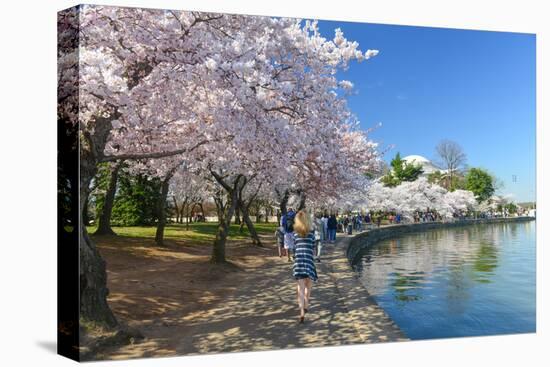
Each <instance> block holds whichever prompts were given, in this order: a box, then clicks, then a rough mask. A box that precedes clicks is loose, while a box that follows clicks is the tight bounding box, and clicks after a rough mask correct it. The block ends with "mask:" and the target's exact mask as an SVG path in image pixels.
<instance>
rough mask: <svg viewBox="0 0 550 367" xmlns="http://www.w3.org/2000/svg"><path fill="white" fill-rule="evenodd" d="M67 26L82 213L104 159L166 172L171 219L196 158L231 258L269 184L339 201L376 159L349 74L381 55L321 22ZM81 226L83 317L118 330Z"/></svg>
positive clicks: (63, 95)
mask: <svg viewBox="0 0 550 367" xmlns="http://www.w3.org/2000/svg"><path fill="white" fill-rule="evenodd" d="M58 29H59V51H58V60H59V68H58V70H59V74H58V82H59V88H58V95H59V108H58V116H59V120H60V122H61V123H63V124H65V125H66V126H67V131H75V130H76V131H77V134H78V140H79V143H80V144H79V154H80V182H79V185H78V184H77V185H76V187H79V191H80V192H79V194H80V208H79V211H80V212H82V211H83V205H84V203H85V202H86V201H87V198H88V196H89V192H90V182H91V181H92V180H93V177H94V176H95V174H96V172H97V167H98V164H100V163H102V162H115V161H121V160H125V161H128V162H129V161H135V160H137V161H138V163H137V164H136V166H135V167H136V169H139V164H144V165H145V166H146V169H148V170H151V169H152V170H153V171H152V174H153V175H156V176H157V177H161V178H162V179H163V186H162V195H163V197H164V200H162V203H159V208H158V209H159V211H164V205H166V196H167V194H168V192H169V190H170V180H171V179H172V178H173V176H174V175H175V174H176V172H177V171H178V169H180V167H181V165H182V164H190V162H193V165H194V169H196V170H197V172H200V175H201V176H202V177H203V178H204V179H206V181H205V182H206V183H205V185H207V186H208V190H209V191H210V192H212V193H213V195H214V199H215V202H216V204H217V208H218V217H219V219H220V220H219V226H218V231H217V233H216V239H215V241H214V246H213V255H212V260H213V261H215V262H223V261H225V241H226V238H227V233H228V228H229V223H230V220H231V217H232V216H233V213H234V211H235V208H236V207H237V206H239V208H240V209H241V211H242V210H243V208H244V209H245V211H246V209H247V208H246V200H247V199H245V196H246V195H250V193H253V192H254V186H252V185H251V182H255V178H256V176H258V177H261V178H262V180H264V181H266V182H268V183H270V184H272V185H273V186H272V187H275V186H277V185H279V184H282V185H283V186H284V185H289V183H290V186H288V187H290V188H292V189H294V188H295V189H296V190H297V192H299V193H300V194H304V193H305V195H309V196H314V195H316V194H320V193H323V194H324V195H326V196H328V195H330V193H337V192H338V190H345V189H346V188H348V187H349V188H351V187H353V186H354V185H355V183H356V182H357V180H358V177H359V175H360V174H361V173H362V172H363V171H364V170H367V169H369V168H370V167H371V166H372V162H373V161H374V160H375V158H376V146H375V144H373V143H371V142H370V141H369V140H368V139H367V137H366V134H365V133H363V132H360V131H359V130H358V129H357V122H356V121H354V118H353V116H352V114H351V113H350V112H349V110H348V108H347V105H346V101H345V98H344V97H343V96H342V95H341V92H340V91H345V90H349V89H350V88H351V87H352V83H351V82H349V81H341V80H338V79H337V78H336V76H335V75H336V72H337V71H338V70H341V69H345V68H347V67H348V65H349V63H350V62H351V61H352V60H357V61H361V60H364V59H368V58H370V57H372V56H375V55H376V54H377V51H376V50H368V51H366V52H361V51H360V50H359V49H358V44H357V43H356V42H350V41H348V40H347V39H345V38H344V36H343V34H342V32H341V31H340V30H338V29H337V30H336V31H335V37H334V39H333V40H326V39H325V38H323V37H322V36H321V35H320V33H319V31H318V28H317V23H316V22H309V21H306V22H302V21H301V20H296V19H284V18H283V19H280V18H268V17H253V16H240V15H222V14H211V13H197V12H182V11H164V10H154V9H133V8H115V7H105V6H88V5H86V6H80V7H77V8H73V9H71V10H68V11H65V12H62V13H60V16H59V20H58ZM205 45H208V47H205ZM182 162H184V163H182ZM185 162H187V163H185ZM342 167H345V168H346V169H344V168H342ZM155 170H156V172H155ZM339 175H341V177H339ZM249 185H251V186H249ZM255 185H256V184H255ZM255 187H256V188H260V187H261V185H260V184H257V186H255ZM285 190H286V188H285ZM243 193H246V195H245V196H243ZM245 214H246V215H248V214H247V213H245V212H243V217H245ZM245 221H246V220H245ZM159 224H162V223H159ZM247 224H248V223H247ZM78 227H79V235H80V241H79V242H80V261H81V266H80V269H81V274H80V280H81V282H80V310H81V317H83V318H85V319H89V320H93V321H96V322H101V323H103V324H105V325H108V326H116V325H117V321H116V319H115V317H114V315H113V314H112V312H111V310H110V309H109V307H108V305H107V302H106V296H107V294H108V289H107V287H106V272H105V264H104V261H103V260H102V258H101V256H100V255H99V252H98V251H97V248H96V247H95V244H94V243H93V241H92V240H91V239H90V238H89V236H88V234H87V232H86V228H85V226H84V225H83V224H82V223H80V225H79V226H78ZM160 227H161V226H159V231H160V232H159V231H157V235H158V234H159V233H161V234H162V233H163V228H162V230H160ZM252 227H253V226H252ZM249 229H250V227H249ZM160 241H162V238H160Z"/></svg>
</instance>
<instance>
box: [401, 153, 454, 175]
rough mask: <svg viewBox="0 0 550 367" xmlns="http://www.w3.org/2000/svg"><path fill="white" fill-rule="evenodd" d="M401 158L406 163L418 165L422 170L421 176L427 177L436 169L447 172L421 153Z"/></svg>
mask: <svg viewBox="0 0 550 367" xmlns="http://www.w3.org/2000/svg"><path fill="white" fill-rule="evenodd" d="M403 160H404V161H405V162H407V164H415V165H420V167H422V170H423V172H422V175H421V177H427V176H428V175H429V174H430V173H434V172H436V171H440V172H441V173H447V170H444V169H441V168H439V167H438V166H436V165H435V164H433V163H432V161H430V160H429V159H427V158H425V157H422V156H421V155H408V156H406V157H404V158H403Z"/></svg>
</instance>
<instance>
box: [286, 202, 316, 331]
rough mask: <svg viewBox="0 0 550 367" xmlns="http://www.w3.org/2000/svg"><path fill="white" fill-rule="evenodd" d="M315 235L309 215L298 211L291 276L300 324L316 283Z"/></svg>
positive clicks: (295, 220) (295, 221)
mask: <svg viewBox="0 0 550 367" xmlns="http://www.w3.org/2000/svg"><path fill="white" fill-rule="evenodd" d="M314 243H315V235H314V233H313V225H312V222H311V217H310V215H309V214H308V213H307V212H305V211H304V210H300V211H299V212H298V214H296V217H295V219H294V245H295V247H294V251H295V255H296V257H295V259H294V265H293V267H292V275H293V276H294V279H296V292H297V296H298V307H300V323H303V322H304V318H305V314H306V312H307V308H308V306H309V299H310V297H311V288H312V286H313V281H317V269H316V268H315V263H314V261H313V251H314V247H315V245H314Z"/></svg>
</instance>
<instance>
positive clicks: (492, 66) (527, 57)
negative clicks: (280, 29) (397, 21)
mask: <svg viewBox="0 0 550 367" xmlns="http://www.w3.org/2000/svg"><path fill="white" fill-rule="evenodd" d="M338 27H339V28H341V29H342V30H343V31H344V35H345V36H346V38H348V39H349V40H354V41H357V42H359V45H360V48H361V49H362V50H363V51H366V50H367V49H378V50H380V53H379V54H378V56H376V57H374V58H372V59H370V60H368V61H367V62H363V63H353V64H352V65H350V68H349V70H348V71H345V72H342V73H341V74H340V78H344V79H348V80H350V81H352V82H353V83H354V84H355V89H356V90H355V92H354V93H355V94H354V95H352V96H350V97H349V105H350V108H351V110H352V111H353V112H354V113H355V114H356V115H357V116H358V117H359V119H360V120H361V126H362V127H363V128H368V127H372V126H374V125H376V124H377V123H378V122H381V123H382V127H381V128H379V129H377V130H376V131H375V132H374V133H373V134H372V135H371V137H372V138H373V139H374V140H376V141H378V142H380V143H381V144H382V146H383V147H385V146H390V145H393V146H394V148H393V149H391V150H390V151H388V152H387V153H386V155H385V160H386V161H390V160H391V158H392V157H393V156H394V155H395V153H397V152H400V153H401V156H406V155H410V154H419V155H422V156H425V157H426V158H428V159H434V158H435V157H436V154H435V146H436V145H437V144H438V142H439V141H441V140H442V139H450V140H454V141H456V142H457V143H459V144H460V145H461V146H462V147H463V149H464V151H465V153H466V154H467V156H468V162H467V164H468V165H469V166H472V167H482V168H485V169H487V170H489V171H490V172H491V173H492V174H494V175H496V176H497V177H498V178H499V179H500V180H501V181H502V182H503V184H504V187H503V188H502V189H501V191H500V193H501V194H513V195H514V197H513V199H514V200H516V201H518V202H522V201H532V200H534V199H535V193H536V192H535V182H536V179H535V166H536V164H535V163H536V162H535V156H536V155H535V132H536V120H535V118H536V106H535V82H536V76H535V59H536V57H535V35H532V34H520V33H507V32H486V31H471V30H458V29H443V28H428V27H408V26H394V25H380V24H367V23H347V22H332V21H320V22H319V28H320V31H321V33H322V34H323V35H324V36H326V37H327V38H331V39H332V38H333V36H334V29H335V28H338ZM514 176H515V177H516V179H515V182H514V179H513V177H514Z"/></svg>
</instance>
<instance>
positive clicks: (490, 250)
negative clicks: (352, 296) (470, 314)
mask: <svg viewBox="0 0 550 367" xmlns="http://www.w3.org/2000/svg"><path fill="white" fill-rule="evenodd" d="M517 231H518V229H517V227H516V225H515V224H498V225H471V226H464V227H457V228H452V229H444V230H431V231H427V232H423V233H416V234H411V235H407V236H404V237H401V238H397V239H391V240H385V241H382V242H380V243H378V244H376V245H374V246H371V247H370V248H368V249H366V250H364V251H363V252H362V253H361V255H360V256H358V258H361V260H360V261H359V262H356V264H354V268H355V270H356V271H358V272H360V273H361V280H362V281H363V283H364V284H365V285H366V287H367V289H368V291H369V293H370V294H372V295H374V296H377V295H381V294H383V293H385V292H387V290H388V288H390V289H392V290H393V292H394V295H395V297H396V299H397V300H399V301H403V302H409V301H415V300H418V299H420V298H422V295H421V291H422V289H426V288H430V287H432V285H433V282H434V279H435V278H439V277H442V276H445V277H447V282H446V286H447V287H448V299H449V301H450V302H455V301H456V300H464V299H467V289H468V288H469V287H471V285H472V282H479V283H490V282H491V276H492V275H493V274H494V271H495V269H496V268H497V267H498V260H499V244H500V243H501V240H502V239H503V238H505V237H506V238H510V239H511V240H512V241H513V240H514V239H515V238H516V237H517ZM359 263H360V264H359ZM455 306H458V305H456V304H455Z"/></svg>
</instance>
